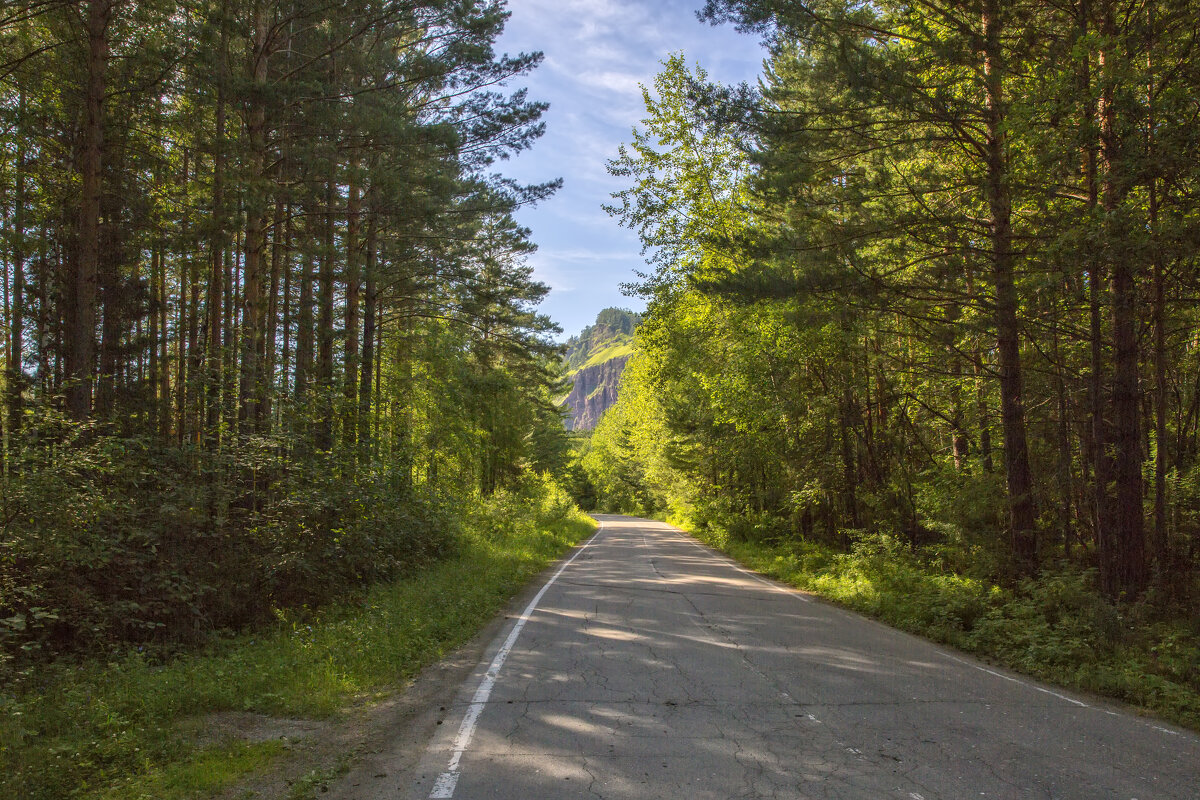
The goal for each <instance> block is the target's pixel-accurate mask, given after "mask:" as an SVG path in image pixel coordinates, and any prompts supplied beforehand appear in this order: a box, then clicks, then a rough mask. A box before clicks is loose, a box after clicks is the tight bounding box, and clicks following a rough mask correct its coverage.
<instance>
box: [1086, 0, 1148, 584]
mask: <svg viewBox="0 0 1200 800" xmlns="http://www.w3.org/2000/svg"><path fill="white" fill-rule="evenodd" d="M1100 37H1101V41H1102V42H1103V46H1102V48H1101V50H1100V53H1099V58H1098V61H1097V64H1098V66H1099V68H1100V71H1101V90H1100V103H1099V107H1098V112H1099V122H1100V168H1101V170H1102V173H1103V176H1104V177H1103V180H1102V182H1101V188H1100V196H1101V207H1102V208H1103V210H1104V219H1105V226H1104V227H1105V248H1104V253H1105V256H1106V258H1107V261H1108V266H1109V274H1110V275H1111V281H1110V284H1109V293H1110V295H1109V296H1110V300H1111V311H1112V325H1113V477H1114V478H1115V480H1116V485H1117V492H1116V508H1115V513H1114V515H1113V544H1114V545H1115V546H1114V548H1113V553H1112V555H1113V560H1112V562H1111V564H1110V569H1111V570H1112V571H1113V572H1112V577H1113V583H1112V584H1111V590H1112V591H1113V594H1114V596H1118V595H1121V594H1124V595H1125V596H1127V597H1129V598H1133V597H1136V596H1138V595H1139V594H1141V592H1142V590H1143V589H1144V588H1145V584H1146V556H1145V539H1144V537H1145V531H1144V522H1143V507H1142V504H1143V496H1144V492H1143V486H1142V448H1141V410H1140V405H1141V388H1140V386H1139V376H1138V341H1137V327H1136V326H1137V297H1136V291H1137V287H1136V274H1135V270H1136V267H1135V264H1134V260H1133V259H1132V258H1130V257H1129V255H1128V254H1127V253H1122V252H1121V249H1122V248H1123V247H1124V246H1125V241H1126V238H1127V234H1128V233H1129V231H1128V230H1127V226H1126V224H1125V222H1124V220H1123V208H1122V206H1123V204H1124V196H1125V189H1124V186H1123V183H1122V176H1121V175H1119V174H1118V173H1119V172H1120V171H1121V170H1122V168H1123V167H1122V163H1121V158H1122V156H1121V152H1120V151H1121V142H1120V134H1119V133H1118V132H1117V112H1116V105H1115V100H1116V97H1115V93H1116V82H1117V77H1116V64H1115V63H1114V62H1115V60H1116V58H1117V56H1116V50H1117V41H1116V37H1117V29H1116V22H1115V10H1114V9H1113V7H1112V2H1111V0H1106V2H1104V3H1102V4H1101V9H1100Z"/></svg>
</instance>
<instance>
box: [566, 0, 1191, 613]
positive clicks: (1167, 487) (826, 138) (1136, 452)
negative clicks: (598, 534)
mask: <svg viewBox="0 0 1200 800" xmlns="http://www.w3.org/2000/svg"><path fill="white" fill-rule="evenodd" d="M701 16H702V18H703V19H706V20H708V21H710V22H713V23H733V24H735V25H737V26H739V27H740V28H741V29H742V30H745V31H752V32H756V33H758V34H759V35H760V36H761V37H762V38H763V41H764V43H765V44H766V45H767V47H768V52H769V57H768V60H767V62H766V65H765V67H766V68H765V74H764V76H763V77H762V79H761V81H760V83H759V85H758V86H756V87H750V86H740V87H727V86H721V85H717V84H714V83H713V82H711V81H710V80H709V79H708V77H707V76H706V75H705V73H704V72H703V71H702V70H701V69H699V68H691V67H689V65H688V63H687V61H686V59H685V58H684V57H683V56H682V55H677V56H673V57H671V58H670V59H668V60H667V61H666V62H664V69H663V71H662V72H661V73H660V74H659V75H658V77H657V78H655V80H654V82H653V84H652V85H648V86H647V87H646V89H645V103H646V117H645V118H644V119H643V121H642V125H641V126H640V127H639V128H638V129H636V130H635V132H634V139H633V141H632V142H631V143H630V144H629V145H627V146H626V147H625V148H624V149H623V150H622V151H621V153H620V154H619V156H618V157H617V158H616V159H614V160H613V161H612V162H610V172H611V173H612V174H613V175H615V176H618V177H620V178H622V179H624V181H625V188H624V189H623V190H622V191H621V192H619V193H617V194H616V195H615V196H614V202H613V204H612V206H611V208H610V211H611V213H612V214H614V215H615V216H616V217H617V218H618V219H619V220H620V221H621V222H622V223H623V224H624V225H626V226H627V227H629V228H631V229H633V230H635V231H637V232H638V233H639V235H640V236H641V238H642V241H643V243H644V245H645V246H646V248H647V252H648V253H649V254H650V255H651V261H650V270H649V272H647V273H646V274H645V275H643V276H642V278H641V280H640V281H639V282H638V283H637V284H636V285H635V286H634V287H633V289H634V291H636V292H638V293H639V294H641V295H642V296H644V297H646V298H647V299H648V300H649V309H648V312H647V315H646V319H645V321H644V322H643V323H642V326H641V327H640V328H639V331H638V339H637V343H638V349H639V353H638V355H636V356H635V358H634V360H633V361H632V362H631V363H630V366H629V368H628V370H627V372H626V378H625V382H624V384H623V387H622V394H621V397H620V400H619V402H618V404H617V406H616V407H615V408H613V409H612V410H611V411H610V412H609V414H608V416H606V417H605V418H604V420H603V421H602V422H601V424H600V426H599V428H598V429H597V431H596V434H595V437H594V438H593V440H592V442H591V445H590V450H589V452H588V454H587V455H586V456H585V460H584V466H585V467H586V468H587V471H588V474H589V476H590V477H591V478H592V480H593V481H594V483H595V484H596V486H597V489H598V491H599V493H600V496H601V498H602V502H607V503H608V504H610V505H612V506H615V507H625V508H630V509H640V510H643V511H666V512H669V513H673V514H675V515H677V516H679V517H682V518H685V519H690V520H691V521H692V522H693V524H695V525H696V526H698V527H700V528H703V527H705V526H708V525H715V526H718V527H721V528H723V529H724V530H727V531H733V532H735V533H736V534H737V535H739V536H743V537H750V538H754V539H760V540H764V541H771V542H778V541H783V540H800V539H804V540H809V541H821V542H825V543H828V544H830V545H832V546H834V547H838V548H842V549H847V548H848V547H849V546H850V545H851V544H853V543H854V542H857V541H860V540H862V539H863V538H864V537H870V536H875V535H880V534H882V535H886V536H888V537H893V538H894V540H895V541H898V542H901V543H904V545H905V546H907V547H909V548H924V549H925V550H926V551H927V552H929V553H931V554H933V555H931V556H930V557H931V558H934V559H935V560H936V559H937V558H941V557H943V556H944V555H945V553H947V552H953V553H954V554H956V555H955V556H954V558H955V559H957V562H956V563H963V564H967V565H969V566H968V572H970V573H971V574H978V575H986V576H988V577H989V578H990V579H996V580H1000V581H1002V582H1004V583H1007V584H1009V585H1012V584H1013V583H1015V582H1016V581H1019V580H1021V579H1028V578H1032V577H1034V576H1037V575H1039V574H1042V573H1043V572H1044V571H1046V570H1050V571H1054V570H1057V569H1060V568H1070V569H1081V570H1085V571H1087V570H1092V572H1090V573H1088V574H1091V575H1093V576H1094V578H1095V585H1096V586H1097V587H1098V589H1099V590H1100V591H1101V592H1102V593H1103V594H1105V595H1107V597H1108V598H1110V599H1112V600H1117V601H1134V600H1138V599H1142V598H1145V597H1148V596H1153V597H1154V598H1156V600H1158V601H1162V602H1163V603H1164V604H1166V605H1171V604H1179V605H1177V606H1175V607H1177V608H1185V609H1186V608H1188V607H1189V605H1188V603H1189V600H1188V598H1193V597H1194V596H1195V592H1196V589H1197V585H1196V580H1197V573H1198V568H1200V518H1198V517H1197V511H1198V510H1200V493H1198V491H1197V486H1198V485H1200V480H1198V479H1200V463H1198V460H1197V445H1198V444H1200V430H1198V428H1200V392H1198V387H1200V339H1198V338H1197V315H1196V305H1195V297H1196V290H1197V285H1198V283H1200V281H1198V273H1197V269H1196V266H1197V265H1196V255H1197V244H1198V243H1200V213H1198V211H1200V206H1198V204H1197V188H1198V186H1200V184H1198V178H1200V173H1198V172H1197V165H1198V164H1200V125H1198V124H1197V111H1198V107H1197V105H1196V97H1197V96H1198V94H1200V59H1197V57H1196V55H1197V54H1196V47H1197V41H1198V38H1197V37H1198V35H1200V17H1198V16H1197V14H1196V8H1195V4H1194V3H1191V2H1176V1H1174V0H1167V1H1166V2H1150V3H1136V4H1132V3H1121V2H1115V1H1114V0H1081V1H1080V2H1073V3H1066V4H1063V3H1045V2H1037V1H1035V0H1021V1H1019V2H998V0H979V1H978V2H970V3H939V2H933V3H898V2H897V3H893V2H873V3H857V2H841V1H840V0H817V2H812V3H792V2H784V1H779V2H776V1H775V0H710V1H709V2H708V4H707V6H706V8H705V9H704V11H703V12H702V13H701ZM930 548H932V549H930ZM938 548H941V549H938ZM947 548H949V549H948V550H947ZM938 553H940V554H942V555H941V556H939V555H937V554H938Z"/></svg>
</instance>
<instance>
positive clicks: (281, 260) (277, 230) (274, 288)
mask: <svg viewBox="0 0 1200 800" xmlns="http://www.w3.org/2000/svg"><path fill="white" fill-rule="evenodd" d="M271 231H272V233H271V281H270V289H269V291H268V292H267V333H266V339H265V341H264V346H265V348H266V350H265V352H263V354H262V359H263V362H262V363H263V383H264V389H265V392H266V394H265V396H264V408H263V420H264V422H263V424H264V426H265V429H267V430H269V429H270V426H271V405H272V397H273V396H274V394H275V345H276V341H277V338H278V336H279V282H280V278H281V275H280V273H281V271H283V272H286V271H287V270H288V265H287V263H286V262H288V261H290V258H291V256H290V251H291V235H292V208H291V206H290V205H285V203H284V199H283V193H282V191H280V193H279V196H278V197H277V198H276V200H275V217H274V220H273V221H272V222H271ZM284 283H285V284H286V281H284Z"/></svg>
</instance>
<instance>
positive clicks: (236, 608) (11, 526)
mask: <svg viewBox="0 0 1200 800" xmlns="http://www.w3.org/2000/svg"><path fill="white" fill-rule="evenodd" d="M65 430H66V431H67V433H66V434H65V435H61V434H60V435H58V436H53V437H52V436H44V437H42V439H41V442H40V443H37V444H34V445H31V446H29V447H28V448H26V450H25V451H24V452H23V453H22V454H21V455H20V457H19V459H18V460H17V461H16V463H15V465H14V467H13V468H12V469H11V470H10V472H9V474H8V475H7V476H6V477H4V478H3V479H0V522H2V523H3V525H2V528H0V670H5V669H7V670H12V669H15V668H22V667H23V666H24V665H28V664H30V663H34V662H36V661H39V660H41V659H43V658H45V657H47V656H49V655H53V654H57V653H67V652H75V653H97V652H103V651H107V650H111V649H114V648H119V647H121V646H124V645H128V644H142V645H146V644H152V645H155V646H159V647H168V648H169V647H174V646H177V645H180V644H194V643H196V642H198V641H201V640H203V639H204V638H205V637H206V636H208V635H209V634H210V633H211V632H212V631H215V630H220V629H235V628H240V627H243V626H245V625H248V624H251V623H254V622H258V621H261V620H264V619H267V618H269V617H270V615H271V614H272V612H273V611H274V610H275V609H279V608H299V607H303V606H309V605H315V604H320V603H324V602H327V601H328V600H330V599H332V598H333V597H335V596H337V595H338V594H340V593H343V592H345V591H347V590H351V589H356V588H361V587H365V586H367V585H369V584H371V583H374V582H377V581H379V580H383V579H386V578H390V577H393V576H396V575H399V574H402V573H405V572H407V571H410V570H412V569H415V568H417V567H419V566H421V565H423V564H427V563H429V562H430V561H432V560H434V559H438V558H442V557H444V556H445V555H447V554H448V553H449V552H451V551H452V550H453V547H454V544H455V542H456V541H457V537H458V531H457V528H456V526H455V524H454V521H453V516H452V515H451V514H450V513H449V512H448V510H447V509H446V508H445V507H444V505H443V504H442V503H440V502H439V501H438V499H437V498H435V497H427V496H421V495H418V494H416V493H414V492H413V491H412V490H411V489H407V488H405V486H404V484H403V483H401V482H400V481H399V480H398V479H397V478H396V477H395V476H393V475H391V474H389V473H388V472H387V471H385V470H382V469H378V468H376V469H362V470H358V469H356V468H355V465H354V464H353V463H341V462H337V461H334V460H332V459H330V458H328V457H326V456H311V457H308V458H307V459H304V460H298V459H296V458H295V455H294V454H293V453H290V452H289V447H288V444H289V443H288V442H287V441H285V440H283V439H269V438H258V439H249V440H244V441H242V442H240V443H239V444H238V446H237V447H235V448H232V449H229V450H226V451H224V452H222V453H219V454H218V453H211V452H205V451H202V450H198V449H195V448H186V447H185V448H179V447H174V446H169V445H163V444H161V443H159V442H157V441H151V440H144V439H124V438H117V437H111V436H98V435H94V434H93V433H92V432H89V431H86V430H84V429H78V428H66V429H65ZM5 665H7V666H5Z"/></svg>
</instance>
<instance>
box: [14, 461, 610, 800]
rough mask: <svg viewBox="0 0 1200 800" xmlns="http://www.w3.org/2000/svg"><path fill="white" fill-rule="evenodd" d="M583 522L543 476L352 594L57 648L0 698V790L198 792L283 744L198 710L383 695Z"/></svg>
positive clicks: (17, 793)
mask: <svg viewBox="0 0 1200 800" xmlns="http://www.w3.org/2000/svg"><path fill="white" fill-rule="evenodd" d="M594 527H595V523H594V521H592V520H591V519H590V518H588V517H587V516H585V515H583V514H582V513H581V512H579V511H578V509H577V508H576V506H575V504H574V503H573V502H572V501H571V499H570V497H569V496H568V495H567V494H566V493H565V492H563V491H562V490H560V489H559V488H558V487H557V486H556V485H555V484H554V483H553V481H552V480H550V479H548V478H539V477H536V476H533V477H531V478H530V479H529V480H528V481H526V482H525V483H523V484H522V485H520V486H519V487H514V488H512V489H506V490H502V491H499V492H497V493H495V494H494V495H492V496H491V497H489V498H487V499H484V500H479V501H477V502H474V503H472V504H471V506H470V508H469V510H467V511H466V512H465V514H464V515H463V522H462V528H461V531H460V532H459V533H457V534H456V535H454V536H452V537H450V538H449V540H448V543H449V544H450V546H451V553H452V555H448V556H447V557H445V558H442V559H440V560H438V561H437V562H435V563H431V564H428V565H426V566H425V567H423V568H422V569H420V570H415V571H413V572H412V573H411V574H409V575H408V576H406V577H403V578H401V579H399V580H395V581H390V582H383V583H379V584H376V585H375V586H373V587H371V588H368V589H364V590H362V591H361V592H358V593H357V594H356V595H355V596H353V597H352V598H350V599H342V600H339V601H337V602H335V603H332V604H329V605H326V606H323V607H320V608H312V609H299V610H290V611H284V610H281V611H279V612H278V613H277V617H278V618H277V619H276V620H275V621H274V622H273V623H271V624H269V625H265V626H263V627H261V628H258V629H256V630H254V631H248V632H245V633H241V634H237V635H228V636H224V637H220V638H216V639H213V640H211V641H209V642H208V643H207V644H206V645H205V646H204V647H203V648H202V649H201V650H200V651H199V652H196V653H190V654H182V655H176V656H173V657H166V656H163V655H161V654H155V653H147V652H145V651H138V650H129V651H125V652H120V653H116V652H114V653H113V654H112V655H111V656H110V657H108V658H90V659H81V660H59V661H56V662H54V663H51V664H47V665H43V666H41V667H39V668H38V669H37V670H35V671H31V672H30V673H29V674H28V675H26V676H24V677H23V679H22V680H21V682H20V683H19V684H18V685H17V686H16V687H15V688H13V687H11V686H10V687H9V688H6V691H5V694H4V695H3V698H2V699H0V704H2V705H0V712H2V713H0V794H3V795H4V796H5V797H19V798H22V800H61V799H62V798H68V797H70V798H89V799H91V798H97V799H98V798H104V799H105V800H118V799H119V800H135V799H136V800H141V798H147V799H148V800H149V799H152V800H184V798H192V797H207V796H210V795H212V794H213V793H215V792H217V791H219V790H221V789H224V788H226V787H227V786H230V785H232V784H233V783H234V782H236V781H237V780H239V779H241V778H243V777H245V776H246V775H247V774H248V773H252V772H254V771H256V770H260V769H263V768H266V767H268V766H269V764H270V763H271V762H272V761H273V760H274V759H275V758H276V757H278V756H280V755H281V754H283V753H284V752H285V745H284V743H282V742H281V741H280V740H279V739H278V738H272V739H270V740H268V741H264V742H244V741H237V740H232V741H224V740H222V741H215V742H213V741H210V742H206V741H205V740H204V737H200V738H198V736H199V735H200V734H201V733H202V732H203V731H204V730H205V728H206V726H207V722H208V720H209V719H210V718H211V715H213V714H218V713H221V712H250V713H254V714H262V715H266V716H267V717H270V718H280V719H284V720H291V719H297V718H299V719H305V720H312V719H324V718H329V717H335V716H336V715H338V714H339V713H340V712H343V711H347V710H349V709H351V708H352V707H355V706H357V705H359V704H362V703H369V702H370V701H371V700H372V699H375V698H379V697H382V696H384V695H386V694H387V693H389V692H394V691H396V690H397V689H398V688H400V687H401V686H402V685H403V683H404V682H405V681H406V680H407V679H409V678H411V677H412V676H413V675H415V674H416V673H417V672H418V671H419V670H420V669H421V668H422V667H424V666H426V665H428V664H430V663H432V662H434V661H437V660H438V659H440V658H441V657H443V656H444V655H445V654H446V653H447V652H448V651H450V650H452V649H453V648H454V647H456V646H458V645H459V644H462V643H463V642H465V641H466V640H467V639H469V638H470V637H471V636H472V635H473V634H474V633H475V632H476V631H477V630H478V629H479V628H480V627H481V626H482V625H483V624H485V623H486V622H487V621H488V620H490V619H491V618H492V617H493V616H494V615H495V614H496V613H497V612H498V611H499V610H500V609H501V608H503V606H504V604H505V603H506V602H507V601H508V600H509V599H510V598H511V597H512V596H513V595H514V594H515V593H516V592H518V591H519V590H520V589H521V588H522V587H523V586H524V585H525V584H526V583H527V582H528V581H529V579H530V578H531V577H532V576H533V575H535V574H536V573H537V572H539V571H540V570H542V569H543V568H544V567H545V566H546V565H548V564H549V563H551V562H552V561H553V560H555V559H556V558H558V557H559V556H561V555H562V554H563V553H564V552H565V550H566V549H567V548H569V547H570V546H572V545H574V544H576V543H578V542H579V541H581V540H582V539H584V538H586V536H588V535H589V534H590V533H591V531H592V530H594Z"/></svg>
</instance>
